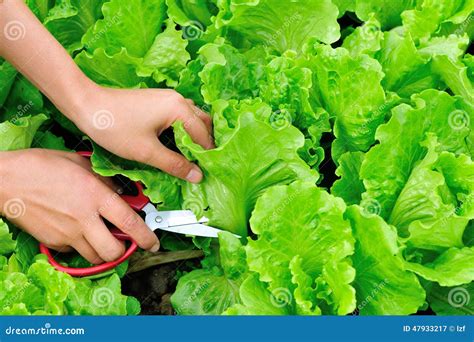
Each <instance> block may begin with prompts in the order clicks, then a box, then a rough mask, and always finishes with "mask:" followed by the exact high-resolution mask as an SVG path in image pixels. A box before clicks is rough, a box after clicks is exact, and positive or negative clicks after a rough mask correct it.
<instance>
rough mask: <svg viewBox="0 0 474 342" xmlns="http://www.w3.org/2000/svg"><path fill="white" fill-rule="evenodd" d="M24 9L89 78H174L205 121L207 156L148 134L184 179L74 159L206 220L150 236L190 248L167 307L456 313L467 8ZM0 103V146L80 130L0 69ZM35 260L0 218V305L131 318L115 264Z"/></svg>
mask: <svg viewBox="0 0 474 342" xmlns="http://www.w3.org/2000/svg"><path fill="white" fill-rule="evenodd" d="M27 3H28V4H29V6H30V8H31V9H32V10H33V11H34V13H35V14H36V15H37V16H38V18H39V19H40V20H42V21H43V23H44V25H45V26H46V28H47V29H48V30H50V32H51V33H52V34H53V35H55V37H56V38H57V39H58V40H59V41H60V43H61V44H63V46H64V47H65V48H66V49H67V50H68V51H69V52H70V54H71V56H73V58H74V60H75V61H76V63H77V64H78V65H79V66H80V68H81V69H82V70H83V71H84V72H85V73H86V74H87V75H88V76H89V77H90V78H91V79H93V80H94V81H95V82H97V83H99V84H101V85H104V86H109V87H120V88H153V87H169V88H174V89H176V90H177V91H179V92H180V93H181V94H183V95H184V96H185V97H188V98H191V99H192V100H193V101H194V102H195V103H196V104H197V105H199V106H200V107H201V108H202V109H203V110H204V111H207V112H209V113H210V114H211V116H212V119H213V127H214V138H215V142H216V148H215V149H213V150H204V149H203V148H201V147H200V146H199V145H197V144H195V143H193V141H192V140H191V138H190V137H189V136H188V135H187V134H186V131H185V130H184V127H183V126H182V125H181V124H176V125H175V127H174V139H172V140H171V142H169V143H168V144H169V145H170V146H172V147H173V148H174V147H177V148H178V149H179V150H180V151H181V152H182V153H183V154H184V155H185V156H186V157H187V158H188V159H190V160H193V161H195V162H196V163H198V164H199V165H200V167H201V169H202V170H203V172H204V176H205V177H204V180H203V182H202V183H201V184H199V185H192V184H188V183H185V182H183V181H181V180H178V179H175V178H173V177H171V176H169V175H167V174H164V173H163V172H161V171H160V170H157V169H154V168H152V167H149V166H145V165H141V164H139V163H136V162H133V161H129V160H124V159H122V158H119V157H117V156H114V155H112V154H110V153H108V152H107V151H105V150H103V149H102V148H100V147H98V146H94V155H93V157H92V163H93V167H94V170H95V171H96V172H97V173H99V174H101V175H103V176H114V175H123V176H126V177H128V178H130V179H132V180H134V181H141V182H142V183H143V184H144V185H145V187H146V190H145V193H146V194H147V195H148V196H149V197H150V199H151V200H152V202H153V203H155V204H157V205H158V206H159V208H161V209H191V210H193V211H194V212H195V213H196V215H197V216H206V217H207V218H209V220H210V221H209V224H211V225H213V226H215V227H218V228H221V229H223V230H225V231H226V232H223V233H221V234H220V235H219V238H218V239H214V240H212V239H204V238H189V239H186V241H184V242H183V241H179V243H178V239H176V238H173V236H172V235H167V236H166V238H163V240H162V245H163V246H164V248H165V249H169V250H175V249H179V248H182V247H183V246H184V245H185V246H186V248H190V247H192V248H199V249H202V250H203V252H204V255H205V257H204V258H203V260H202V261H201V265H200V266H199V267H196V268H195V269H192V270H190V272H187V273H184V274H180V279H179V281H178V285H177V288H176V291H175V293H174V294H173V295H172V297H171V302H172V304H173V307H174V308H175V310H176V312H177V313H178V314H184V315H210V314H212V315H215V314H226V315H256V314H257V315H259V314H264V315H268V314H271V315H321V314H324V315H346V314H351V313H356V314H360V315H408V314H413V313H416V312H417V311H419V310H426V309H431V310H433V311H434V312H435V313H437V314H440V315H454V314H470V315H472V314H473V313H474V306H473V305H474V304H473V303H474V302H473V300H472V298H473V297H474V288H473V280H474V267H473V265H474V223H473V222H474V221H473V219H474V206H473V196H474V195H473V191H474V163H473V160H472V156H473V151H474V145H473V141H474V130H473V121H474V97H473V96H474V89H473V82H474V76H473V75H474V62H473V57H472V54H471V53H470V52H468V51H471V50H469V47H470V46H471V42H472V39H473V37H474V21H473V20H472V18H473V15H474V14H473V13H474V1H473V0H460V1H447V0H403V1H389V0H385V1H375V0H324V1H316V0H314V1H303V0H295V1H291V2H285V1H279V0H253V1H239V0H198V1H192V2H191V1H184V0H146V1H145V0H130V1H125V0H110V1H107V0H103V1H94V2H89V3H88V4H86V5H84V4H82V2H80V1H76V0H56V1H40V0H28V1H27ZM15 76H16V77H15ZM0 105H1V109H0V120H1V123H0V134H1V136H2V139H1V141H0V150H14V149H21V148H28V147H30V146H34V147H43V148H53V149H67V148H66V146H65V144H64V140H63V138H64V137H57V136H55V135H54V134H52V133H51V132H50V131H48V127H50V125H51V123H55V124H59V125H61V126H63V127H64V128H65V129H66V130H67V131H68V132H69V133H68V134H71V135H74V136H76V137H80V136H81V133H80V132H79V131H78V130H77V129H76V128H75V127H74V125H72V124H71V123H70V122H69V121H68V120H67V119H65V118H64V117H62V115H61V114H60V113H59V112H58V111H57V109H55V108H54V107H53V106H52V105H51V104H50V103H49V102H48V101H47V100H46V99H45V98H44V97H43V96H42V95H41V94H40V93H39V91H38V90H37V89H36V88H35V87H34V86H33V85H32V84H30V83H29V82H28V81H27V80H26V79H24V78H23V77H22V76H19V75H17V71H16V70H15V69H14V68H13V67H12V66H11V65H10V64H8V63H7V62H5V61H3V60H0ZM131 115H132V113H131ZM231 233H234V234H238V235H239V236H240V237H241V238H237V237H236V236H235V235H233V234H231ZM37 254H38V251H37V243H36V242H34V241H33V240H32V239H31V237H29V236H28V235H27V234H25V233H19V231H18V230H17V229H16V228H15V227H13V225H11V224H9V223H8V222H6V221H2V223H0V255H1V256H0V289H1V291H0V303H2V308H3V309H2V310H3V311H1V314H126V313H129V314H133V313H137V312H138V310H139V308H138V305H137V302H136V301H135V300H134V299H133V298H131V297H128V298H127V297H125V296H123V295H121V293H120V277H119V276H120V275H122V274H123V272H124V268H125V266H126V265H123V266H121V268H118V269H117V270H116V271H114V272H113V273H112V274H109V275H107V276H105V277H103V278H101V279H73V278H71V277H69V276H67V275H65V274H62V273H59V272H57V271H55V270H54V269H53V268H52V267H51V266H49V265H48V264H47V262H46V261H45V259H44V257H42V256H38V255H37ZM68 262H71V263H74V262H83V260H81V259H78V260H68ZM104 294H105V296H104ZM107 296H108V297H110V296H112V297H113V298H114V304H113V305H110V306H103V302H101V301H100V300H99V299H104V298H105V299H107V298H108V297H107ZM91 298H96V301H95V302H94V301H92V302H91V300H90V299H91Z"/></svg>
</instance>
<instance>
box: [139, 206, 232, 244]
mask: <svg viewBox="0 0 474 342" xmlns="http://www.w3.org/2000/svg"><path fill="white" fill-rule="evenodd" d="M144 211H145V212H146V214H147V215H146V217H145V223H146V224H147V226H148V227H149V228H150V229H151V230H156V229H161V230H165V231H168V232H173V233H178V234H184V235H195V236H203V237H211V238H216V237H217V234H218V233H219V232H222V231H223V230H220V229H217V228H214V227H210V226H206V225H204V224H201V223H206V222H208V221H209V220H208V219H207V218H205V217H202V218H201V219H199V220H198V219H197V218H196V216H195V215H194V214H193V212H192V211H191V210H170V211H157V210H156V208H151V207H150V208H147V210H144ZM234 235H235V234H234ZM235 236H236V237H238V238H240V236H239V235H235Z"/></svg>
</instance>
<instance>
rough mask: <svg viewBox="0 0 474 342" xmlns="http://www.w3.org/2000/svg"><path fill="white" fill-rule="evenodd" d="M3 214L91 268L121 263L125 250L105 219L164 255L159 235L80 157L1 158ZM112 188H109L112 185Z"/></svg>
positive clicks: (31, 153)
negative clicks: (105, 262)
mask: <svg viewBox="0 0 474 342" xmlns="http://www.w3.org/2000/svg"><path fill="white" fill-rule="evenodd" d="M0 180H1V184H0V211H1V213H2V215H3V216H6V217H7V218H8V219H9V220H10V221H11V222H13V223H15V224H16V225H18V226H19V227H21V228H22V229H24V230H25V231H26V232H28V233H29V234H31V235H33V236H34V237H35V238H36V239H37V240H39V241H40V242H43V243H44V244H45V245H46V246H47V247H49V248H52V249H55V250H57V251H61V252H67V251H70V250H71V249H72V248H73V249H75V250H76V251H78V252H79V253H80V254H81V255H82V256H83V257H84V258H86V259H87V260H88V261H89V262H91V263H95V264H97V263H102V262H103V261H112V260H116V259H118V258H119V257H120V256H121V255H123V253H124V245H123V244H122V243H121V242H119V241H118V240H117V239H116V238H115V237H113V235H112V234H111V233H110V232H109V230H108V228H107V227H106V226H105V224H104V222H103V221H102V217H104V218H105V219H107V220H108V221H109V222H111V223H112V224H114V225H115V226H116V227H117V228H119V229H120V230H122V231H123V232H125V233H127V234H128V235H130V236H131V237H132V239H133V240H134V241H135V242H136V243H137V244H138V245H139V246H140V247H142V248H144V249H148V250H151V251H157V250H158V249H159V242H158V238H157V237H156V235H155V234H154V233H153V232H152V231H150V230H149V229H148V227H147V226H146V224H145V223H144V222H143V220H142V219H141V218H140V216H139V215H138V214H137V213H136V212H134V211H133V209H131V208H130V207H129V206H128V204H127V203H126V202H125V201H124V200H122V199H121V198H120V196H119V195H118V193H117V192H115V191H114V190H112V187H113V185H112V183H111V181H110V180H109V181H107V180H105V182H104V179H100V178H99V177H98V176H97V175H94V174H93V173H92V172H91V166H90V163H89V161H88V160H87V159H85V158H83V157H81V156H79V155H78V154H76V153H68V152H62V151H54V150H42V149H30V150H21V151H12V152H0ZM107 182H108V184H106V183H107Z"/></svg>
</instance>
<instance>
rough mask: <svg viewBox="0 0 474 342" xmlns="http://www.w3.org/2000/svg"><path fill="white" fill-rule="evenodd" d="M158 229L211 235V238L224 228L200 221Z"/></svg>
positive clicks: (196, 234) (205, 235) (195, 234)
mask: <svg viewBox="0 0 474 342" xmlns="http://www.w3.org/2000/svg"><path fill="white" fill-rule="evenodd" d="M158 229H161V230H166V231H167V232H173V233H178V234H184V235H194V236H203V237H210V238H216V237H217V234H218V233H219V232H222V230H220V229H217V228H214V227H209V226H205V225H203V224H200V223H194V224H184V225H181V226H169V227H160V228H158Z"/></svg>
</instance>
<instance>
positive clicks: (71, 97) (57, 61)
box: [0, 0, 95, 121]
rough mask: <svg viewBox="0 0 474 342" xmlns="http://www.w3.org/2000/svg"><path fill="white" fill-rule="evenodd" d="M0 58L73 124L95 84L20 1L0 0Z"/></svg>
mask: <svg viewBox="0 0 474 342" xmlns="http://www.w3.org/2000/svg"><path fill="white" fill-rule="evenodd" d="M0 32H1V33H3V34H1V35H0V56H2V57H3V58H5V59H6V60H7V61H9V62H10V63H11V64H13V65H14V66H15V68H17V69H18V70H19V71H20V72H21V73H22V74H23V75H24V76H25V77H26V78H28V79H29V80H30V81H31V82H32V83H33V84H34V85H35V86H36V87H38V88H39V89H40V90H41V92H42V93H43V94H44V95H45V96H47V97H48V98H49V99H50V100H51V101H52V102H53V103H54V104H55V105H56V107H57V108H58V109H59V110H60V111H61V112H62V113H63V114H65V115H66V116H68V117H69V118H70V119H72V120H73V121H77V117H78V116H79V115H80V114H79V113H80V109H81V103H82V102H83V99H85V98H87V94H88V93H90V92H92V91H94V87H95V84H94V83H93V82H92V81H90V80H89V79H88V78H87V77H86V76H85V75H84V74H83V73H82V71H81V70H80V69H79V68H78V67H77V65H76V64H75V63H74V61H73V60H72V58H71V57H70V56H69V54H68V53H67V51H66V50H65V49H64V48H63V47H62V46H61V44H59V42H58V41H57V40H56V39H55V38H54V37H53V36H52V35H51V34H50V33H49V32H48V30H47V29H46V28H45V27H44V26H43V25H42V24H41V22H40V21H39V20H38V19H37V18H36V17H35V15H34V14H33V13H32V12H31V11H30V10H29V8H28V7H27V6H26V5H25V4H24V3H23V1H22V0H4V1H3V2H2V1H0Z"/></svg>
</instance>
